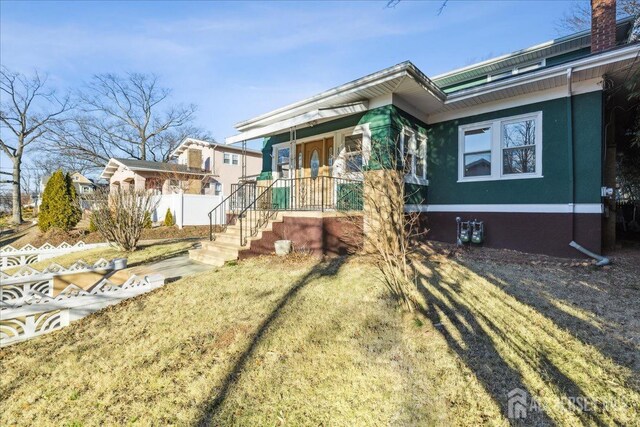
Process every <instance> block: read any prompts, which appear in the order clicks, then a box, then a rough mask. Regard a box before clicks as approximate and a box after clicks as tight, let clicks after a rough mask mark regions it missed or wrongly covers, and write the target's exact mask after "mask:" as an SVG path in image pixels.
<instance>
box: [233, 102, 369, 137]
mask: <svg viewBox="0 0 640 427" xmlns="http://www.w3.org/2000/svg"><path fill="white" fill-rule="evenodd" d="M367 109H368V102H367V101H362V102H359V103H356V104H352V105H345V106H342V107H336V108H326V109H317V110H314V111H310V112H307V113H304V114H301V115H299V116H296V117H292V118H290V119H286V120H282V121H279V122H276V123H272V124H270V125H267V126H264V127H260V128H256V129H251V130H248V131H246V132H242V133H239V134H237V135H234V136H230V137H228V138H225V140H224V142H225V144H237V143H238V142H242V141H249V140H251V139H256V138H260V137H264V136H269V135H272V134H275V133H278V132H282V131H285V130H289V129H291V128H293V127H296V126H300V125H303V124H306V123H309V122H312V121H315V120H323V119H330V118H336V117H340V116H346V115H350V114H356V113H361V112H364V111H367Z"/></svg>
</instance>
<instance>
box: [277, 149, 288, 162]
mask: <svg viewBox="0 0 640 427" xmlns="http://www.w3.org/2000/svg"><path fill="white" fill-rule="evenodd" d="M285 163H286V164H288V163H289V148H279V149H278V164H279V165H282V164H285Z"/></svg>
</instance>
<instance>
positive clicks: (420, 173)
mask: <svg viewBox="0 0 640 427" xmlns="http://www.w3.org/2000/svg"><path fill="white" fill-rule="evenodd" d="M424 166H425V159H424V157H418V158H417V159H416V176H417V177H418V178H423V177H424Z"/></svg>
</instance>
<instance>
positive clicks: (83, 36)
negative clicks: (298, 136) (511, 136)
mask: <svg viewBox="0 0 640 427" xmlns="http://www.w3.org/2000/svg"><path fill="white" fill-rule="evenodd" d="M584 1H588V0H584ZM386 4H387V2H386V1H373V2H370V1H353V2H339V1H322V2H313V1H300V2H294V1H286V2H284V1H283V2H277V1H269V2H257V1H256V2H250V1H247V2H232V1H226V2H210V1H193V2H188V1H180V2H172V1H162V2H151V1H138V2H136V1H128V2H124V1H122V2H120V1H106V2H100V1H73V2H56V1H38V2H29V1H20V2H18V1H6V0H1V1H0V63H1V64H2V65H3V66H5V67H7V68H9V69H11V70H13V71H18V72H22V73H27V74H28V73H31V72H32V71H33V70H34V69H37V70H39V71H40V72H44V73H47V74H48V76H49V81H50V82H51V83H52V84H53V85H55V86H56V87H57V88H59V89H61V90H64V89H68V88H69V89H71V88H78V87H80V86H81V85H82V84H83V83H84V82H86V81H88V80H89V79H90V78H91V76H92V75H94V74H98V73H106V72H115V73H120V72H127V71H135V72H143V73H155V74H157V75H158V76H159V77H160V81H161V83H162V85H163V86H165V87H168V88H171V89H172V101H173V102H176V103H185V104H190V103H195V104H196V105H198V114H197V120H196V124H197V125H198V126H200V127H202V128H204V129H206V130H208V131H209V132H210V133H211V134H212V135H213V136H214V137H215V138H216V140H218V141H219V142H222V141H223V140H224V138H225V137H227V136H231V135H233V134H235V133H236V132H235V130H234V124H235V123H237V122H239V121H242V120H245V119H249V118H251V117H254V116H256V115H259V114H261V113H265V112H268V111H270V110H273V109H276V108H279V107H282V106H284V105H286V104H289V103H291V102H295V101H298V100H301V99H304V98H306V97H308V96H311V95H314V94H316V93H318V92H321V91H324V90H326V89H329V88H332V87H334V86H337V85H340V84H342V83H346V82H348V81H351V80H354V79H357V78H359V77H362V76H364V75H366V74H369V73H372V72H374V71H377V70H380V69H383V68H386V67H389V66H392V65H395V64H397V63H400V62H402V61H405V60H410V61H412V62H413V63H414V64H415V65H416V66H417V67H418V68H420V69H421V70H422V71H423V72H424V73H425V74H427V76H431V77H433V76H435V75H437V74H440V73H443V72H446V71H450V70H452V69H455V68H458V67H462V66H465V65H469V64H471V63H474V62H478V61H482V60H485V59H489V58H491V57H494V56H499V55H501V54H504V53H508V52H511V51H515V50H518V49H522V48H525V47H528V46H531V45H535V44H538V43H541V42H545V41H548V40H551V39H553V38H556V37H558V36H561V35H564V34H565V33H566V31H563V30H561V29H559V25H558V21H559V19H560V18H561V17H562V16H563V14H565V13H567V12H569V11H570V10H571V9H572V7H574V6H575V0H574V1H563V0H550V1H536V0H523V1H504V0H503V1H480V0H475V1H472V0H469V1H456V0H450V1H449V2H448V3H447V6H446V7H445V8H444V10H443V11H442V13H441V14H440V15H438V13H437V12H438V9H439V8H440V5H441V1H440V0H434V1H408V0H403V1H400V2H399V3H398V4H397V5H395V7H393V8H387V7H385V6H386ZM31 155H34V154H33V153H32V154H31ZM0 160H2V163H3V164H2V167H3V168H4V167H6V166H8V165H7V164H5V163H6V159H0Z"/></svg>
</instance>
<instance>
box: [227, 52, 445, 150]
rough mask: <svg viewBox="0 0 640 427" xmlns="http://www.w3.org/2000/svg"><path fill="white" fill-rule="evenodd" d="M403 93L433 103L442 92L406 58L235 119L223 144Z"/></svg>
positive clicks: (353, 110)
mask: <svg viewBox="0 0 640 427" xmlns="http://www.w3.org/2000/svg"><path fill="white" fill-rule="evenodd" d="M391 94H405V95H406V96H408V97H411V98H412V99H413V100H414V102H416V103H418V105H423V106H427V107H436V106H440V105H442V104H443V102H444V99H445V98H446V95H445V94H444V92H442V91H441V90H440V89H439V88H438V87H437V86H436V85H435V84H434V83H433V82H432V81H431V80H430V79H429V78H428V77H427V76H425V75H424V74H423V73H422V72H421V71H420V70H419V69H418V68H417V67H416V66H415V65H413V64H412V63H411V62H409V61H405V62H402V63H400V64H398V65H394V66H393V67H389V68H385V69H384V70H381V71H378V72H375V73H373V74H369V75H367V76H364V77H362V78H360V79H357V80H354V81H352V82H349V83H346V84H343V85H341V86H338V87H335V88H333V89H329V90H327V91H325V92H322V93H320V94H318V95H315V96H312V97H310V98H307V99H304V100H302V101H299V102H296V103H293V104H290V105H287V106H285V107H282V108H279V109H277V110H274V111H271V112H269V113H266V114H263V115H261V116H258V117H255V118H253V119H250V120H246V121H243V122H240V123H238V124H237V125H236V126H235V127H236V129H238V130H239V131H240V133H239V134H237V135H234V136H231V137H228V138H225V143H226V144H235V143H238V142H242V141H246V140H250V139H256V138H261V137H265V136H271V135H275V134H278V133H282V132H285V131H288V130H289V129H291V128H293V127H299V126H305V125H315V124H317V123H320V122H323V121H327V120H331V119H335V118H338V117H342V116H347V115H351V114H355V113H358V112H363V111H366V110H367V109H369V108H374V107H376V106H377V105H375V103H374V102H372V101H375V99H376V98H383V97H385V96H390V95H391Z"/></svg>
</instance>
